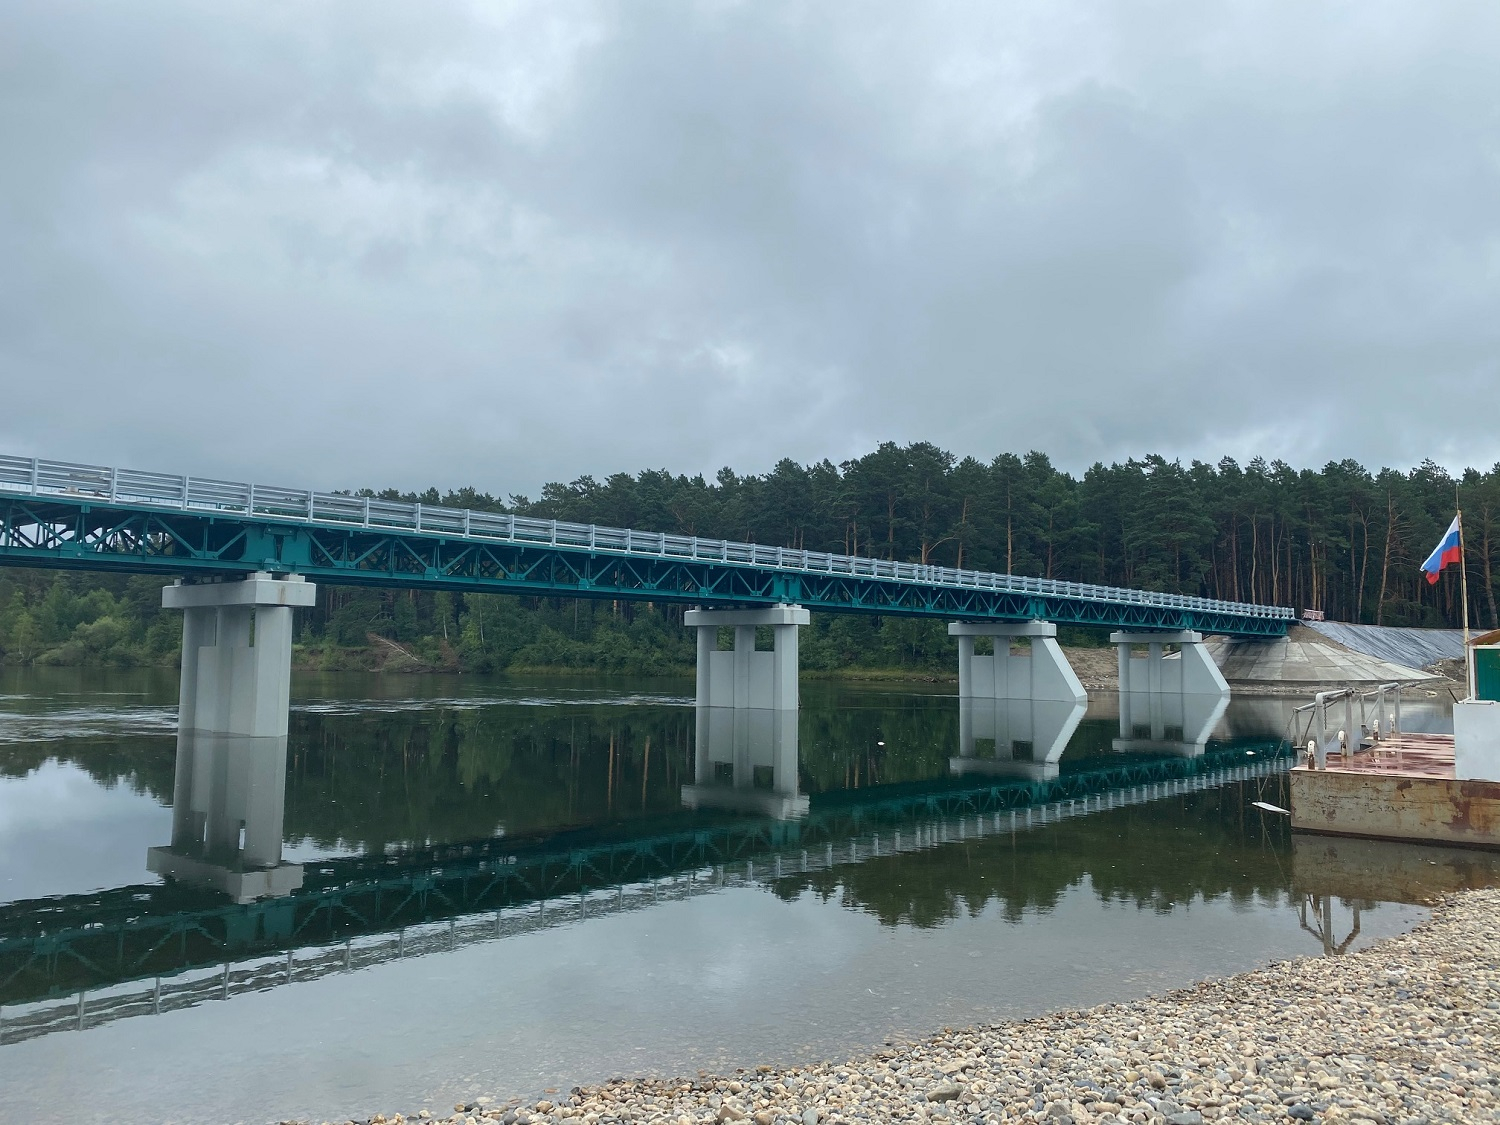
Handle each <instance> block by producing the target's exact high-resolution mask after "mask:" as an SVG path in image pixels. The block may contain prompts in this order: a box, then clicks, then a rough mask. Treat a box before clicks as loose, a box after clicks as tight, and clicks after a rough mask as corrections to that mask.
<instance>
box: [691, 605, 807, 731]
mask: <svg viewBox="0 0 1500 1125" xmlns="http://www.w3.org/2000/svg"><path fill="white" fill-rule="evenodd" d="M809 620H811V618H810V615H809V614H808V612H807V610H805V609H803V608H802V607H801V606H797V605H775V606H770V607H768V608H766V609H690V610H688V611H687V613H685V614H683V624H685V625H687V626H688V627H689V628H695V629H697V630H698V705H699V706H700V707H754V708H763V709H768V710H793V711H795V710H796V708H797V701H798V693H797V629H798V628H799V627H800V626H803V625H806V624H807V623H808V621H809ZM761 625H769V626H770V627H771V631H772V637H773V644H772V649H771V651H770V652H756V651H755V630H756V629H757V628H758V627H759V626H761ZM721 628H733V629H734V648H732V649H729V650H726V651H720V650H719V630H720V629H721Z"/></svg>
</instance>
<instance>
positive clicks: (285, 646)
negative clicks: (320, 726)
mask: <svg viewBox="0 0 1500 1125" xmlns="http://www.w3.org/2000/svg"><path fill="white" fill-rule="evenodd" d="M317 596H318V588H317V587H316V586H314V585H313V584H312V583H310V582H306V581H303V579H302V578H301V577H300V576H298V575H292V576H291V577H288V578H274V577H272V576H271V575H270V574H267V573H265V572H264V571H257V572H255V573H253V574H251V575H249V576H248V577H246V578H244V579H243V580H240V581H234V582H202V583H197V584H195V585H191V586H188V585H183V584H182V583H181V582H178V583H177V584H175V585H172V586H167V587H166V588H164V589H163V590H162V597H161V604H162V605H163V606H165V607H166V608H167V609H180V610H182V611H183V616H182V679H181V686H180V688H179V691H178V702H177V728H178V730H181V731H201V732H205V733H208V734H224V735H241V736H245V737H252V738H276V737H280V738H285V737H286V731H287V707H288V704H289V703H290V700H291V683H292V609H293V607H296V606H311V605H314V604H315V603H316V600H317Z"/></svg>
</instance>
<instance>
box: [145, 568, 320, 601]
mask: <svg viewBox="0 0 1500 1125" xmlns="http://www.w3.org/2000/svg"><path fill="white" fill-rule="evenodd" d="M161 604H162V608H163V609H203V608H206V607H209V606H213V607H215V608H217V607H219V606H287V607H289V608H297V609H307V608H310V607H312V606H315V605H317V604H318V588H317V587H316V586H315V585H313V584H312V583H311V582H308V581H306V580H304V579H303V577H302V575H300V574H292V575H288V576H287V577H285V578H275V577H272V576H271V575H270V574H268V573H266V572H265V571H263V570H257V571H255V572H253V573H251V574H248V575H246V576H245V579H244V581H242V582H198V583H194V584H193V585H191V586H186V585H183V583H182V582H181V581H178V582H176V583H174V584H173V585H171V586H164V587H162V591H161Z"/></svg>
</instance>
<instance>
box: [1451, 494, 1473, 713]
mask: <svg viewBox="0 0 1500 1125" xmlns="http://www.w3.org/2000/svg"><path fill="white" fill-rule="evenodd" d="M1453 491H1454V493H1455V494H1456V493H1457V492H1458V486H1457V485H1454V486H1453ZM1456 498H1457V497H1456V495H1455V499H1456ZM1458 581H1459V596H1460V597H1461V598H1462V599H1463V603H1464V609H1463V617H1464V688H1465V690H1467V691H1468V693H1469V698H1470V699H1473V698H1474V653H1473V651H1472V650H1471V649H1470V648H1469V564H1468V561H1467V559H1465V557H1464V510H1463V509H1462V508H1459V509H1458Z"/></svg>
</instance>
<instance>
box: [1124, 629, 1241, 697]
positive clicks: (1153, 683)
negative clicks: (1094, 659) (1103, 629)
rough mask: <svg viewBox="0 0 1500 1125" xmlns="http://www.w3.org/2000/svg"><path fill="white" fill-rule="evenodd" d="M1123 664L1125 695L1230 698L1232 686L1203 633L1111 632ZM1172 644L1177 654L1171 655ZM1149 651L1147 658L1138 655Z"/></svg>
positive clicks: (1189, 630)
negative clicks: (1137, 649) (1140, 692)
mask: <svg viewBox="0 0 1500 1125" xmlns="http://www.w3.org/2000/svg"><path fill="white" fill-rule="evenodd" d="M1109 640H1110V643H1111V644H1113V645H1115V646H1116V648H1117V650H1118V653H1119V661H1120V690H1121V691H1122V692H1131V691H1147V692H1178V693H1182V692H1185V693H1187V694H1189V695H1195V694H1201V695H1227V694H1228V693H1229V684H1228V683H1227V682H1226V681H1225V679H1224V674H1223V673H1222V672H1220V671H1219V666H1218V665H1217V664H1215V663H1214V658H1213V657H1212V656H1210V655H1209V654H1208V649H1206V648H1205V647H1204V645H1203V634H1202V633H1198V632H1195V631H1193V630H1191V629H1182V630H1179V631H1177V632H1171V633H1145V632H1143V633H1125V632H1121V633H1111V634H1110V635H1109ZM1168 645H1171V646H1172V647H1174V648H1175V649H1177V651H1176V652H1170V653H1169V652H1167V651H1166V649H1167V646H1168ZM1140 646H1144V647H1145V649H1146V653H1145V659H1141V658H1140V657H1139V656H1137V655H1136V654H1135V651H1134V650H1135V649H1136V648H1137V647H1140Z"/></svg>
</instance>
